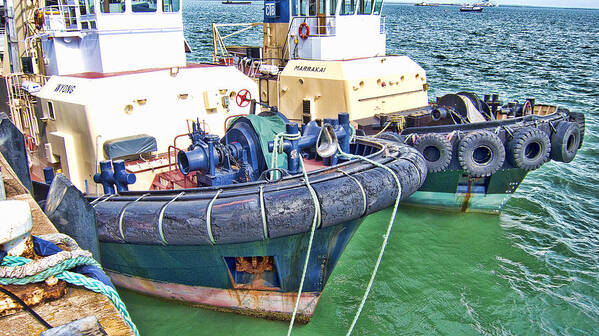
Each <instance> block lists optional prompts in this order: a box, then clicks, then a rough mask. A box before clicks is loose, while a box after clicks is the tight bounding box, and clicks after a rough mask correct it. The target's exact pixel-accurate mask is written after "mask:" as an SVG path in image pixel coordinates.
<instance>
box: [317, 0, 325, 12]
mask: <svg viewBox="0 0 599 336" xmlns="http://www.w3.org/2000/svg"><path fill="white" fill-rule="evenodd" d="M326 5H327V1H326V0H318V14H321V15H327V8H326Z"/></svg>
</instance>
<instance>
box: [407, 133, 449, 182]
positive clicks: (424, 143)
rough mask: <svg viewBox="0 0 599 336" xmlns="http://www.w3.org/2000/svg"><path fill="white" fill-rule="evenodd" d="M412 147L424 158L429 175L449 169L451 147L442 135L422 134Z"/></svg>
mask: <svg viewBox="0 0 599 336" xmlns="http://www.w3.org/2000/svg"><path fill="white" fill-rule="evenodd" d="M413 146H414V147H415V148H416V149H417V150H418V151H419V152H420V153H422V156H424V159H425V160H426V166H427V167H428V172H429V173H436V172H440V171H442V170H445V169H447V167H449V163H450V162H451V158H452V156H453V147H452V146H451V142H449V140H447V138H445V137H444V136H443V135H441V134H437V133H427V134H423V135H421V136H419V137H418V138H417V139H416V140H415V141H414V145H413Z"/></svg>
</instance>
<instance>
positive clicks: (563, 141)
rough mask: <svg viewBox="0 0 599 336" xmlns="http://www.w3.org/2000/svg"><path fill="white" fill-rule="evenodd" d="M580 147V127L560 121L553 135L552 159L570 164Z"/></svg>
mask: <svg viewBox="0 0 599 336" xmlns="http://www.w3.org/2000/svg"><path fill="white" fill-rule="evenodd" d="M578 147H580V127H578V124H576V123H572V122H569V121H560V122H558V123H557V125H556V126H555V132H553V134H551V158H552V159H553V160H555V161H560V162H565V163H568V162H570V161H572V160H574V157H575V156H576V153H577V152H578Z"/></svg>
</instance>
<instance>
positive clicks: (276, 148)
mask: <svg viewBox="0 0 599 336" xmlns="http://www.w3.org/2000/svg"><path fill="white" fill-rule="evenodd" d="M300 137H301V133H299V132H298V133H297V134H287V133H279V134H277V135H275V139H274V145H273V155H272V161H271V164H272V165H271V167H278V157H277V156H278V154H279V152H282V151H283V140H284V139H287V140H297V139H299V138H300ZM298 155H300V157H299V158H300V160H299V162H300V166H301V168H302V174H303V175H304V182H305V183H306V187H307V188H308V191H309V192H310V196H312V202H314V218H313V219H312V226H311V228H310V239H309V240H308V249H307V250H306V259H305V260H304V267H303V270H302V277H301V280H300V285H299V289H298V291H297V297H296V299H295V306H294V307H293V313H292V314H291V321H289V328H288V330H287V336H289V335H291V331H292V330H293V323H294V322H295V317H296V316H297V310H298V307H299V302H300V298H301V295H302V290H303V287H304V281H305V280H306V272H307V270H308V262H309V260H310V251H311V250H312V242H313V241H314V232H315V231H316V227H317V226H318V223H319V222H320V218H321V213H320V201H319V200H318V196H317V195H316V191H315V190H314V188H312V185H311V184H310V179H309V178H308V172H307V171H306V167H305V166H304V159H303V158H302V156H301V154H299V153H298ZM277 173H278V172H277ZM273 176H274V175H273ZM271 177H272V176H271Z"/></svg>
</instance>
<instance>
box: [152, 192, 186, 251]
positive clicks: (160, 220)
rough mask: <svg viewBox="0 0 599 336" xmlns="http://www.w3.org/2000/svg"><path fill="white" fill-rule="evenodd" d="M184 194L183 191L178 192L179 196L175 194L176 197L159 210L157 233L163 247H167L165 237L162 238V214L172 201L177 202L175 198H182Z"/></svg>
mask: <svg viewBox="0 0 599 336" xmlns="http://www.w3.org/2000/svg"><path fill="white" fill-rule="evenodd" d="M184 194H185V191H182V192H180V193H179V194H177V196H175V197H173V199H172V200H170V201H168V203H166V204H165V205H164V206H163V207H162V209H160V214H159V215H158V233H160V240H162V243H163V244H164V245H168V241H167V240H166V237H165V236H164V231H163V229H162V223H163V222H164V212H165V211H166V207H167V206H169V205H171V204H172V203H173V202H174V201H176V200H177V198H179V197H181V196H183V195H184Z"/></svg>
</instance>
